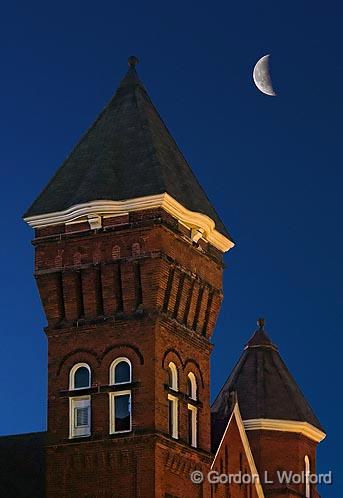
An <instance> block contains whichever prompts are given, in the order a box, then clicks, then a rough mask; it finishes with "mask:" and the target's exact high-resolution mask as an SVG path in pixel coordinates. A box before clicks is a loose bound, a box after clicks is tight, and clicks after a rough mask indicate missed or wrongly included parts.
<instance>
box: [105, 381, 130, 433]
mask: <svg viewBox="0 0 343 498" xmlns="http://www.w3.org/2000/svg"><path fill="white" fill-rule="evenodd" d="M131 415H132V414H131V391H130V390H128V391H119V392H113V393H110V433H111V434H116V433H120V432H129V431H131V429H132V416H131Z"/></svg>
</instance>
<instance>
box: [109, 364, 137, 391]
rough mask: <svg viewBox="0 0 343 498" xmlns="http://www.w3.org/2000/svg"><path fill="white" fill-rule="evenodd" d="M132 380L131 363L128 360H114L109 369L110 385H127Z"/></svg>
mask: <svg viewBox="0 0 343 498" xmlns="http://www.w3.org/2000/svg"><path fill="white" fill-rule="evenodd" d="M131 380H132V368H131V362H130V360H129V359H128V358H124V357H120V358H116V359H115V360H114V361H113V363H112V365H111V367H110V384H111V385H117V384H128V383H130V382H131Z"/></svg>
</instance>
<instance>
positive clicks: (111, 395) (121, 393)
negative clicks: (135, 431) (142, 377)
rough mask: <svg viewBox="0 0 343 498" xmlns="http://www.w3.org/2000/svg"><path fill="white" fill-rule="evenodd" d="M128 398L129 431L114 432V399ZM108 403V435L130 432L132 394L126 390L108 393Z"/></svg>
mask: <svg viewBox="0 0 343 498" xmlns="http://www.w3.org/2000/svg"><path fill="white" fill-rule="evenodd" d="M125 395H129V396H130V429H126V430H125V431H116V428H115V423H116V414H115V398H117V397H118V396H125ZM109 403H110V410H109V412H110V434H122V433H124V432H131V431H132V393H131V390H130V389H128V390H126V391H116V392H112V393H109Z"/></svg>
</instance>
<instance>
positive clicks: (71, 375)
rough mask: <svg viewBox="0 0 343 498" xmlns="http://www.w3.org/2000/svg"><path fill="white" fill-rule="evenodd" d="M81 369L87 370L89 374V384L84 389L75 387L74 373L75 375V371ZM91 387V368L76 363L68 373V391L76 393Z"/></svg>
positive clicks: (84, 364)
mask: <svg viewBox="0 0 343 498" xmlns="http://www.w3.org/2000/svg"><path fill="white" fill-rule="evenodd" d="M81 367H85V368H87V370H88V372H89V383H88V386H85V387H75V373H76V370H78V369H79V368H81ZM91 385H92V371H91V368H90V366H89V365H88V363H76V365H74V366H73V367H72V368H71V370H70V373H69V389H70V390H73V391H77V390H80V389H89V388H90V387H91Z"/></svg>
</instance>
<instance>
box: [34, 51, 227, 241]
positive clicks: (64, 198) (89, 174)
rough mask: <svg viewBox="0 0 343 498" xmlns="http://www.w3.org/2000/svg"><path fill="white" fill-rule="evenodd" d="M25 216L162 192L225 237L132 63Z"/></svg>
mask: <svg viewBox="0 0 343 498" xmlns="http://www.w3.org/2000/svg"><path fill="white" fill-rule="evenodd" d="M136 62H137V59H136V58H134V57H131V58H130V59H129V63H130V64H131V65H130V68H129V70H128V72H127V74H126V76H125V77H124V78H123V80H122V82H121V83H120V85H119V88H118V89H117V91H116V93H115V95H114V96H113V98H112V99H111V101H110V102H109V103H108V105H107V106H106V107H105V109H104V110H103V111H102V113H101V114H100V115H99V117H98V118H97V119H96V121H95V122H94V124H93V125H92V126H91V127H90V129H89V130H88V131H87V132H86V134H85V135H84V136H83V137H82V138H81V140H80V142H79V143H78V145H77V146H76V147H75V148H74V150H73V151H72V153H71V154H70V155H69V157H67V159H66V160H65V161H64V163H63V164H62V166H61V167H60V168H59V169H58V171H57V173H56V174H55V176H54V177H53V178H52V180H51V181H50V182H49V184H48V185H47V186H46V187H45V189H44V190H43V191H42V193H41V194H40V195H39V196H38V198H37V199H36V200H35V202H34V203H33V204H32V206H31V207H30V208H29V210H28V211H27V212H26V213H25V215H24V217H25V218H26V217H29V216H34V215H40V214H45V213H52V212H55V211H63V210H65V209H67V208H69V207H71V206H73V205H76V204H80V203H85V202H89V201H93V200H114V201H120V200H126V199H132V198H135V197H141V196H148V195H154V194H161V193H164V192H167V193H168V194H170V195H171V196H172V197H174V199H176V200H177V201H178V202H180V203H181V204H182V205H183V206H185V207H186V208H188V209H190V210H191V211H196V212H200V213H203V214H206V215H207V216H209V217H210V218H212V220H213V221H214V222H215V224H216V229H217V230H218V231H219V232H220V233H222V234H223V235H225V236H227V237H228V238H229V236H228V232H227V230H226V228H225V226H224V224H223V223H222V221H221V220H220V218H219V216H218V214H217V213H216V211H215V209H214V208H213V206H212V205H211V203H210V201H209V200H208V198H207V196H206V194H205V192H204V190H203V189H202V187H201V186H200V184H199V182H198V180H197V179H196V177H195V175H194V173H193V172H192V170H191V168H190V166H189V165H188V163H187V161H186V159H185V158H184V156H183V155H182V153H181V151H180V149H179V148H178V146H177V144H176V142H175V141H174V139H173V137H172V136H171V134H170V133H169V131H168V129H167V127H166V125H165V124H164V122H163V121H162V119H161V117H160V115H159V113H158V111H157V110H156V108H155V107H154V105H153V103H152V101H151V99H150V97H149V95H148V94H147V91H146V89H145V88H144V85H143V83H142V82H141V81H140V79H139V77H138V75H137V72H136V68H135V64H136Z"/></svg>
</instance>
